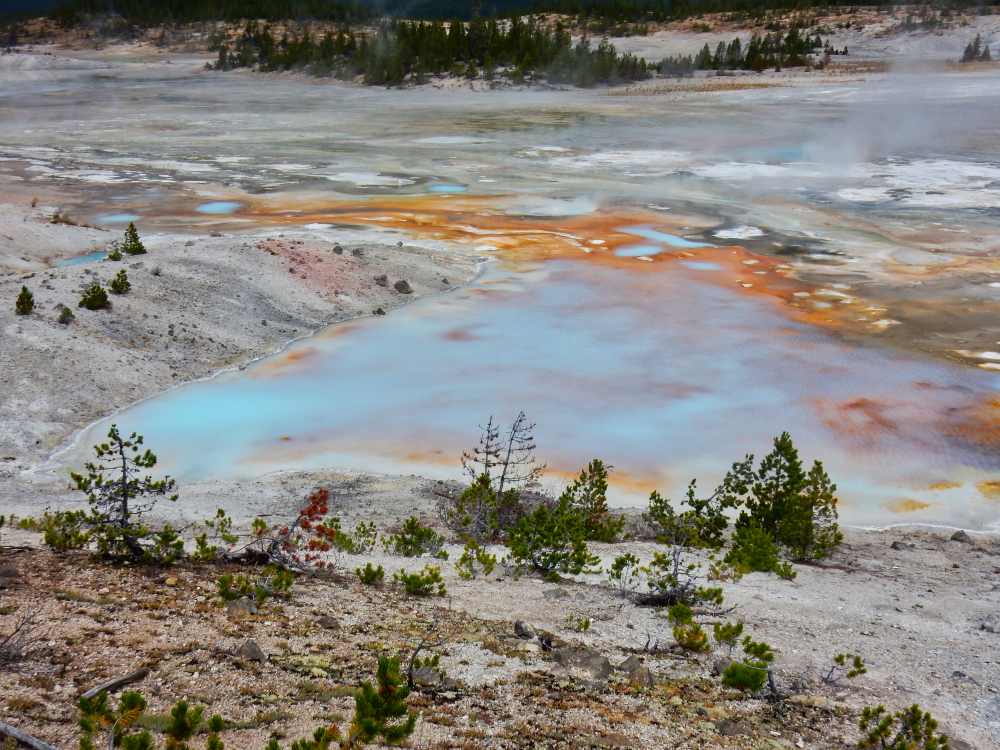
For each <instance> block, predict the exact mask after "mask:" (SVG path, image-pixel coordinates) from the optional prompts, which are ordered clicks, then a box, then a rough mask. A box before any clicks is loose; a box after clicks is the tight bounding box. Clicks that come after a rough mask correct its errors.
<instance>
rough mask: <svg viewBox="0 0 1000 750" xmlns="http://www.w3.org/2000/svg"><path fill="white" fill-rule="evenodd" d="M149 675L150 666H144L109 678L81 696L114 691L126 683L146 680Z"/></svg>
mask: <svg viewBox="0 0 1000 750" xmlns="http://www.w3.org/2000/svg"><path fill="white" fill-rule="evenodd" d="M148 676H149V668H148V667H143V668H142V669H137V670H136V671H135V672H132V673H131V674H127V675H123V676H121V677H115V678H114V679H113V680H108V681H107V682H105V683H104V684H103V685H98V686H97V687H92V688H91V689H90V690H88V691H87V692H86V693H84V694H83V695H81V696H80V697H81V698H95V697H96V696H98V695H100V694H101V693H113V692H114V691H115V690H117V689H118V688H120V687H124V686H125V685H131V684H132V683H133V682H139V680H144V679H146V677H148Z"/></svg>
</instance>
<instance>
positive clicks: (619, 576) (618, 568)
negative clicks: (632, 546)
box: [608, 552, 642, 598]
mask: <svg viewBox="0 0 1000 750" xmlns="http://www.w3.org/2000/svg"><path fill="white" fill-rule="evenodd" d="M639 562H640V561H639V558H638V557H636V556H635V555H633V554H632V553H631V552H627V553H625V554H624V555H619V556H618V557H616V558H615V560H614V562H613V563H612V564H611V567H610V568H609V569H608V578H609V579H611V582H612V583H613V584H614V585H615V586H617V588H618V591H619V593H620V594H622V596H626V597H629V598H633V597H634V596H635V595H636V593H637V592H638V590H639V585H640V583H641V582H642V567H641V566H640V565H639Z"/></svg>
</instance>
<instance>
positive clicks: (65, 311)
mask: <svg viewBox="0 0 1000 750" xmlns="http://www.w3.org/2000/svg"><path fill="white" fill-rule="evenodd" d="M57 320H58V321H59V323H61V324H62V325H64V326H68V325H69V324H70V323H72V322H73V321H74V320H76V315H74V314H73V311H72V310H70V309H69V308H68V307H66V305H63V306H62V307H60V308H59V317H58V318H57Z"/></svg>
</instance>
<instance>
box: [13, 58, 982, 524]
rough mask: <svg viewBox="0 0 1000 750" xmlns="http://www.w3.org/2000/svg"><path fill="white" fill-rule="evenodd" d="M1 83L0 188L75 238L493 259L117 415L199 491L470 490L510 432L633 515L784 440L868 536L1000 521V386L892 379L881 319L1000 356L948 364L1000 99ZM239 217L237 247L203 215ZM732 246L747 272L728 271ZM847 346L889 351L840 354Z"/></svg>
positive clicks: (934, 88) (912, 86)
mask: <svg viewBox="0 0 1000 750" xmlns="http://www.w3.org/2000/svg"><path fill="white" fill-rule="evenodd" d="M3 65H4V63H3V61H2V60H0V94H2V95H3V97H4V100H5V102H7V103H8V106H9V108H10V111H16V112H17V113H18V127H15V128H11V129H9V131H8V136H7V138H6V139H5V143H4V145H3V146H2V147H0V158H2V159H4V160H5V164H8V165H14V166H12V167H11V169H13V170H15V171H13V172H11V174H13V175H15V177H16V178H17V179H19V180H21V181H20V182H11V183H9V184H8V183H6V182H4V180H5V179H6V178H5V177H4V176H3V174H0V189H4V188H6V189H10V190H13V191H15V192H17V193H18V195H23V191H24V190H25V187H26V186H29V185H30V183H31V182H32V181H39V182H42V183H45V184H47V185H50V186H57V187H58V188H59V189H60V190H62V191H63V192H64V193H65V194H66V195H67V196H77V198H76V203H75V208H74V200H73V199H72V198H67V199H66V205H68V206H69V208H70V209H74V210H75V214H74V215H78V216H81V218H83V219H84V220H87V219H88V218H90V219H91V220H95V221H96V220H97V217H100V216H102V215H103V216H107V215H115V214H118V213H120V212H122V211H124V210H128V211H130V212H135V213H136V214H137V215H141V216H142V217H143V218H142V220H141V221H140V222H138V226H139V230H140V233H146V232H147V230H148V231H154V230H155V231H171V230H177V231H205V227H207V226H211V227H212V231H225V232H232V233H240V232H246V233H248V234H254V233H256V234H261V233H265V234H267V233H273V232H276V231H282V232H303V233H306V234H311V235H312V236H314V237H321V238H324V239H329V240H331V241H332V240H334V239H337V240H339V241H341V242H345V241H358V240H361V239H381V240H385V241H388V242H390V243H392V244H394V243H395V242H397V241H400V240H406V241H407V242H416V243H419V244H423V245H425V246H428V247H435V248H440V249H442V250H450V249H453V248H455V247H460V248H462V249H465V250H469V249H478V250H479V251H481V252H483V253H490V254H493V255H496V256H498V257H500V258H501V260H502V265H497V266H496V267H495V268H494V269H492V270H491V271H490V272H489V275H488V276H487V277H486V278H485V279H483V280H482V281H481V282H480V283H477V284H476V285H475V286H474V290H475V291H474V292H473V291H469V292H462V293H460V294H459V295H457V296H445V297H440V298H436V299H434V300H425V301H421V302H418V303H415V304H411V305H408V306H407V307H406V308H405V309H403V310H394V311H392V312H390V314H389V315H388V316H386V317H385V318H380V319H372V320H366V321H358V322H355V323H351V324H347V325H345V326H341V327H336V328H334V329H331V330H329V331H326V332H324V333H323V334H321V335H319V336H317V337H315V338H314V339H310V340H309V341H308V342H305V343H301V344H296V345H295V346H294V347H292V349H291V350H290V352H292V353H294V354H295V356H294V357H291V355H290V354H289V355H279V356H278V357H276V358H274V359H273V360H268V361H266V362H264V363H260V364H258V365H255V366H252V367H250V368H249V369H248V370H246V371H245V372H241V373H228V374H225V375H222V376H220V377H219V378H217V379H215V380H213V381H211V382H209V383H199V384H195V385H191V386H185V387H183V388H180V389H178V390H176V391H173V392H171V393H169V394H167V395H165V396H163V397H160V398H157V399H154V400H153V401H150V402H148V403H146V404H143V405H140V406H137V407H135V408H134V409H130V410H128V411H126V412H124V413H123V414H121V415H120V416H118V417H116V419H117V420H118V421H120V422H121V423H122V424H123V425H126V424H127V426H128V429H136V430H138V431H139V432H141V433H143V434H145V435H146V436H147V441H148V442H149V444H150V445H153V446H155V449H156V450H157V452H158V454H160V456H161V457H162V459H163V460H164V462H165V464H164V465H165V467H166V468H168V469H169V470H170V471H173V472H175V473H176V474H177V475H178V476H180V477H182V478H184V479H185V480H188V479H197V478H202V477H209V476H220V477H221V476H226V477H249V476H259V475H260V474H263V473H265V472H267V471H271V470H278V469H284V468H295V467H305V466H309V467H320V466H322V467H327V466H341V467H353V468H357V469H364V470H376V469H377V470H383V471H386V472H394V471H400V470H408V471H415V472H416V471H420V472H426V473H431V474H435V473H436V474H438V475H442V476H444V475H447V476H455V475H457V472H458V467H457V463H458V462H457V458H458V455H459V453H460V451H461V450H462V449H465V448H468V447H469V446H470V445H471V444H472V443H474V442H475V439H476V436H477V430H476V425H478V424H479V423H481V422H482V421H483V420H485V419H486V418H487V417H488V416H489V414H490V413H494V414H495V415H496V416H497V417H498V418H500V419H502V420H503V419H510V418H511V417H512V416H513V415H514V414H515V413H516V412H517V411H518V410H519V409H521V408H523V409H525V410H526V411H527V412H528V414H529V415H530V416H531V418H532V419H534V420H536V421H537V422H538V423H539V428H538V436H539V443H540V452H541V454H542V457H543V458H544V459H545V460H547V461H548V462H549V463H550V465H551V466H552V467H554V468H555V469H557V470H558V471H560V472H567V473H568V472H573V471H576V470H578V469H579V468H580V467H581V466H582V465H583V464H584V463H585V462H586V461H587V460H589V459H591V458H593V457H595V456H600V457H602V458H604V459H605V460H607V461H609V462H611V463H613V464H614V465H615V466H616V467H617V468H618V471H617V473H616V475H617V476H618V478H619V480H620V482H619V484H618V485H617V486H616V492H618V493H619V494H618V496H617V497H618V499H619V500H620V501H623V502H624V501H631V500H633V499H634V498H635V497H637V496H639V495H644V494H647V493H648V490H649V489H651V488H652V487H654V486H655V487H659V488H661V489H664V490H670V491H674V492H676V491H677V489H678V488H679V487H681V486H682V485H683V484H685V483H686V481H687V480H688V479H690V478H691V477H692V476H699V477H701V478H703V482H704V483H705V484H706V485H711V484H712V483H713V482H715V481H717V480H718V479H719V478H720V477H721V475H722V474H723V473H724V472H725V470H726V468H727V467H728V465H729V464H730V463H731V462H732V461H734V460H736V459H738V458H740V457H741V456H742V454H743V453H744V452H748V451H751V452H754V453H757V454H762V453H764V452H766V450H767V447H768V444H769V441H770V439H771V438H772V437H773V436H774V435H775V434H777V433H778V432H780V431H781V430H783V429H788V430H790V431H791V432H792V434H793V437H794V438H795V440H796V444H797V445H799V446H800V447H801V448H802V452H803V454H804V455H805V456H806V457H809V458H813V457H817V458H822V459H824V460H826V461H827V462H828V463H829V467H830V470H831V474H832V475H833V477H834V479H835V480H836V481H837V482H838V483H839V484H840V487H841V494H842V497H844V498H845V505H844V507H843V512H844V517H845V519H847V520H848V521H849V522H856V523H862V522H872V523H887V522H893V521H900V522H903V521H910V520H913V521H940V522H946V523H947V522H952V523H959V522H961V523H963V524H966V525H969V526H971V527H977V526H981V525H982V524H986V523H992V522H996V521H997V519H998V518H1000V506H998V504H997V503H996V501H995V500H991V499H990V496H989V492H992V489H990V487H991V485H984V487H986V489H987V494H983V493H982V492H980V490H979V488H978V487H977V485H978V484H979V483H981V482H988V481H993V480H995V479H997V478H1000V471H998V469H1000V467H998V466H996V465H994V460H995V458H994V457H995V456H997V455H1000V437H998V435H997V434H996V432H997V431H996V427H995V426H996V424H1000V422H997V421H996V417H997V416H998V415H997V414H995V411H996V410H995V408H994V407H993V406H992V405H991V404H992V403H993V402H994V401H995V391H996V388H997V385H998V381H997V378H998V375H997V373H996V372H990V371H988V370H986V369H977V368H975V367H974V366H970V365H969V364H966V365H963V366H958V365H952V364H948V363H945V362H942V361H930V360H925V359H923V358H921V357H919V356H917V355H904V354H898V353H893V351H894V350H892V349H888V348H887V349H881V348H879V344H880V342H881V341H882V338H880V337H885V338H888V337H890V336H891V335H893V331H898V330H901V329H902V328H903V327H904V326H905V325H907V324H906V322H905V321H904V322H903V323H899V321H896V320H893V319H891V315H890V314H889V309H888V308H889V305H888V303H884V302H883V300H882V299H880V298H879V297H878V292H877V290H878V289H891V290H893V291H895V290H897V289H905V290H915V291H907V292H906V293H907V294H909V295H917V294H918V293H920V290H921V289H923V290H929V291H926V292H923V294H924V296H922V297H915V298H914V300H915V301H909V298H908V301H907V304H909V305H911V306H915V307H916V308H918V310H917V311H918V312H919V313H920V316H922V319H923V320H927V321H931V320H946V321H947V320H950V319H951V316H953V315H957V314H959V313H961V314H965V313H966V312H967V311H969V310H970V309H976V310H980V311H982V317H983V320H973V321H971V322H970V323H969V324H968V327H965V325H964V323H963V325H960V326H957V329H958V331H959V333H958V334H955V335H951V334H949V336H950V338H944V337H939V336H937V334H936V333H935V332H934V331H932V332H931V334H929V335H928V337H927V338H928V340H931V341H933V342H944V343H935V346H938V347H939V348H943V349H944V353H946V354H948V355H949V356H950V355H951V354H953V353H954V352H955V351H958V350H969V351H972V352H973V353H975V352H976V351H979V350H982V351H992V350H993V349H995V348H996V346H997V344H995V343H994V342H995V341H997V340H1000V333H998V335H993V334H992V333H990V336H991V337H992V340H991V341H986V340H984V341H979V340H978V339H976V341H975V343H972V342H969V343H964V344H963V343H960V341H959V340H958V339H959V338H964V337H966V332H967V331H971V332H973V333H975V332H976V331H977V330H978V328H977V327H984V326H988V325H992V323H989V322H988V320H987V319H988V318H989V316H990V315H991V313H992V311H998V312H1000V307H998V305H1000V288H997V287H992V286H989V285H988V284H993V283H998V282H1000V275H998V274H1000V272H998V271H997V269H996V268H994V260H993V248H995V247H996V246H998V243H1000V231H998V226H997V223H996V211H997V206H998V205H1000V204H998V202H997V200H998V195H1000V191H998V189H997V184H998V182H997V176H998V175H1000V154H998V153H997V150H998V149H997V145H996V144H997V143H1000V139H998V138H997V135H998V132H1000V131H998V126H997V123H1000V86H997V85H996V84H997V79H998V77H1000V76H998V75H997V74H996V73H995V72H994V73H991V72H984V73H976V74H969V75H964V76H963V77H962V84H963V85H962V86H961V87H956V85H955V84H956V79H955V77H954V75H951V74H949V75H945V74H934V75H927V76H911V77H907V76H897V77H891V76H890V77H888V78H885V79H884V80H881V79H876V80H874V82H871V83H867V82H865V81H861V80H850V81H846V82H837V83H832V82H826V81H823V82H821V85H817V86H813V87H811V88H810V87H803V88H794V87H791V88H776V89H761V90H754V91H733V92H726V93H718V94H711V95H708V96H702V95H697V96H694V97H689V98H684V97H680V98H672V97H656V96H653V97H634V96H617V95H616V96H607V95H605V93H606V92H601V91H589V92H587V91H572V92H541V91H528V92H517V93H509V92H471V91H467V90H462V91H455V92H433V91H426V90H423V91H382V90H374V89H360V88H351V87H343V86H339V85H328V84H327V83H326V82H317V81H314V80H305V79H301V78H298V77H295V76H291V77H287V76H283V77H280V78H279V77H276V78H260V79H252V80H251V79H247V78H246V77H243V76H238V75H229V74H208V73H205V72H204V71H200V70H197V69H195V68H194V67H193V66H192V67H191V68H190V69H189V68H184V67H183V66H181V65H174V66H162V67H163V68H171V69H170V70H161V69H160V67H155V68H154V67H149V68H142V69H139V68H137V69H131V68H128V67H127V66H119V67H115V68H113V69H109V74H108V76H106V77H94V76H91V75H89V74H87V75H84V74H81V75H79V76H75V74H72V73H59V74H58V76H59V78H58V85H51V84H50V82H48V81H45V80H42V79H32V80H27V79H24V78H23V77H20V76H18V75H17V74H12V75H7V76H5V75H4V73H3ZM164 87H168V89H165V88H164ZM164 90H169V91H170V96H163V95H162V93H163V91H164ZM109 106H114V107H115V111H116V112H117V113H118V114H116V116H115V117H114V118H111V119H109V118H108V116H107V112H108V108H109ZM4 174H6V173H4ZM123 185H128V189H127V190H126V189H125V188H123V187H122V186H123ZM466 185H467V186H469V187H464V186H466ZM126 193H127V194H128V196H129V198H128V200H129V201H130V203H128V204H125V205H121V204H120V201H119V200H118V199H120V198H123V197H125V194H126ZM94 201H96V202H94ZM220 204H222V205H227V206H228V205H233V206H238V207H239V216H238V217H233V216H231V215H229V213H228V212H223V213H217V212H214V211H213V212H212V213H207V214H206V213H205V212H204V211H199V210H198V208H199V207H202V208H203V207H205V206H218V205H220ZM200 214H205V215H203V216H202V215H200ZM227 223H228V226H225V225H226V224H227ZM727 242H737V243H740V244H743V245H744V246H745V247H746V248H747V251H745V252H744V251H740V253H739V254H736V253H730V250H729V249H725V248H721V247H715V245H725V244H726V243H727ZM730 254H731V255H732V257H730V258H728V259H726V258H724V257H722V256H723V255H730ZM102 255H103V254H102ZM549 258H551V260H548V259H549ZM796 275H797V276H798V278H795V277H796ZM938 280H944V281H945V282H947V283H946V284H945V286H943V287H942V291H941V292H940V294H938V293H937V292H935V291H934V290H935V289H936V288H937V287H935V286H934V283H935V282H936V281H938ZM955 284H957V285H959V286H958V287H956V286H954V285H955ZM949 285H950V286H949ZM873 290H875V291H873ZM959 290H960V291H959ZM904 311H905V310H904ZM997 318H998V319H1000V315H998V316H997ZM984 321H986V322H984ZM838 326H840V327H842V328H844V330H848V331H851V332H854V333H856V334H857V336H856V337H854V338H851V339H850V341H857V340H858V339H859V338H865V339H866V340H867V341H868V342H869V343H870V346H868V347H858V346H856V345H851V344H848V343H847V341H848V339H842V338H837V337H834V336H831V335H828V333H827V332H826V331H833V332H835V329H836V328H837V327H838ZM913 335H914V336H917V335H922V334H921V331H920V330H916V332H915V333H914V334H913ZM980 338H983V337H980ZM952 339H954V341H953V340H952ZM903 343H906V342H905V341H904V342H903ZM895 351H898V350H895ZM982 364H983V366H984V367H989V366H990V365H991V364H993V365H994V366H995V363H991V362H990V361H988V360H987V361H985V362H984V363H982ZM102 430H106V426H100V427H98V428H96V429H95V430H92V431H90V432H88V433H87V435H85V436H84V437H83V439H82V444H84V445H86V444H89V443H91V442H94V440H95V439H96V437H98V436H99V435H100V433H101V431H102ZM286 437H287V438H289V439H288V440H283V439H282V438H286ZM80 457H81V451H79V450H75V451H74V452H73V453H72V454H71V455H69V456H65V457H63V459H61V460H63V461H64V462H65V463H70V462H72V463H73V464H74V465H78V464H79V459H80Z"/></svg>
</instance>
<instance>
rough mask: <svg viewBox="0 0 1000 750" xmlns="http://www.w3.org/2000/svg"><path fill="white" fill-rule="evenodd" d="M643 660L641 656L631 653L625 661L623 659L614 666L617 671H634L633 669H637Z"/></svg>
mask: <svg viewBox="0 0 1000 750" xmlns="http://www.w3.org/2000/svg"><path fill="white" fill-rule="evenodd" d="M643 661H644V659H643V658H642V657H641V656H636V655H635V654H632V655H631V656H630V657H629V658H627V659H626V660H625V661H623V662H622V663H621V664H619V665H618V666H617V667H615V670H617V671H618V672H625V673H626V674H627V673H629V672H634V671H635V670H637V669H638V668H639V667H641V666H642V663H643Z"/></svg>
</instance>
